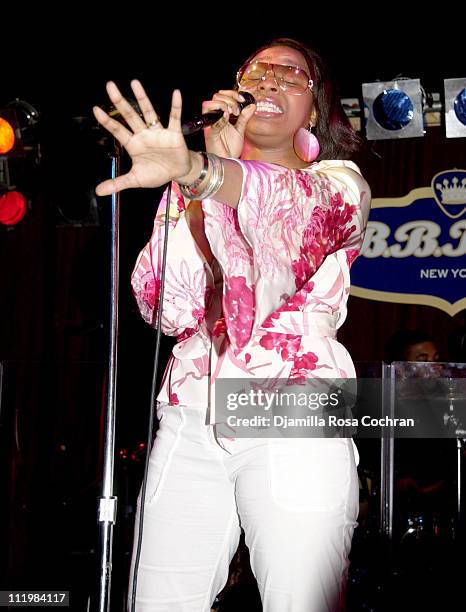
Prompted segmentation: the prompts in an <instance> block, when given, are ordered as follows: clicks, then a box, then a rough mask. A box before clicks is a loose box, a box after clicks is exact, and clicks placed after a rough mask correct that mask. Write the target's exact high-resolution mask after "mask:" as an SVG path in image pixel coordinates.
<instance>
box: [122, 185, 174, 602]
mask: <svg viewBox="0 0 466 612" xmlns="http://www.w3.org/2000/svg"><path fill="white" fill-rule="evenodd" d="M171 195H172V184H171V181H170V183H169V184H168V189H167V205H166V210H165V225H164V234H163V236H164V243H163V254H162V266H161V269H162V272H161V275H160V296H159V306H158V309H157V323H156V329H157V335H156V338H155V357H154V368H153V370H152V385H151V393H150V410H149V428H148V432H147V446H146V460H145V463H144V475H143V479H142V486H141V498H140V505H139V527H138V538H137V548H136V555H135V560H134V567H133V580H132V588H131V612H135V610H136V608H135V606H136V589H137V583H138V569H139V559H140V556H141V547H142V535H143V528H144V503H145V499H146V485H147V472H148V468H149V457H150V453H151V450H152V448H151V447H152V435H153V431H154V414H155V410H154V407H155V402H156V399H155V393H156V387H157V371H158V367H159V357H160V338H161V335H162V311H163V298H164V293H165V269H166V265H167V247H168V229H169V221H170V203H171ZM136 511H137V509H136Z"/></svg>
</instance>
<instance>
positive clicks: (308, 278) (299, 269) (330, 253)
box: [132, 160, 370, 405]
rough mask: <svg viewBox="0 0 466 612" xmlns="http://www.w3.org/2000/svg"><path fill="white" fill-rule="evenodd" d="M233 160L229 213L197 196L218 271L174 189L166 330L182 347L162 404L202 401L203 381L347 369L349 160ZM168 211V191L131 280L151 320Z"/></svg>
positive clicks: (265, 380) (357, 198) (353, 216)
mask: <svg viewBox="0 0 466 612" xmlns="http://www.w3.org/2000/svg"><path fill="white" fill-rule="evenodd" d="M236 161H237V162H238V163H239V164H240V165H241V166H242V171H243V189H242V193H243V196H242V198H241V200H240V202H239V204H238V208H237V210H236V209H234V208H232V207H230V206H227V205H225V204H221V203H219V202H216V201H215V200H204V202H203V203H202V207H203V211H204V221H205V231H206V235H207V238H208V240H209V243H210V247H211V249H212V252H213V254H214V256H215V262H216V263H215V264H214V266H217V265H218V267H219V272H220V274H219V275H218V276H216V274H215V271H214V269H213V268H211V267H210V266H208V265H207V264H206V262H205V260H204V258H203V256H202V255H201V254H200V252H199V249H198V248H197V246H196V244H195V242H194V239H193V238H192V236H191V233H190V231H189V228H188V226H187V223H186V219H185V217H184V214H185V201H184V199H183V197H182V195H181V193H180V192H179V189H178V188H177V187H176V186H174V189H173V192H172V201H171V204H170V208H169V210H170V230H169V235H168V240H169V243H168V266H167V280H166V286H165V299H164V304H163V316H162V329H163V331H164V333H166V334H169V335H174V336H177V340H178V341H179V344H178V345H177V346H179V347H180V350H179V351H176V350H175V349H174V355H173V357H172V359H171V361H170V363H169V364H168V367H167V372H166V375H165V377H164V383H163V386H162V390H161V392H160V394H159V399H160V400H163V401H168V402H169V403H176V402H178V403H181V404H186V403H189V404H197V405H205V404H206V402H207V401H208V398H209V396H212V394H210V393H209V385H211V384H213V383H214V382H215V380H217V379H219V378H222V377H232V378H235V377H238V378H241V377H244V376H246V377H248V378H253V379H254V380H255V379H256V378H257V384H259V385H262V386H264V387H267V386H270V385H273V382H274V381H275V380H277V379H279V378H288V379H289V380H290V381H298V382H299V381H305V380H306V379H309V378H312V377H319V376H322V375H324V376H326V377H331V376H335V377H341V376H342V374H343V375H344V376H354V367H353V365H352V361H351V358H350V356H349V355H348V353H347V351H346V349H345V348H344V347H343V346H342V345H341V344H339V343H338V342H337V341H336V338H335V336H336V328H337V327H339V326H340V325H341V324H342V323H343V321H344V319H345V317H346V301H347V298H348V293H349V269H350V266H351V264H352V262H353V261H354V259H355V258H356V257H357V255H358V253H359V250H360V248H361V244H362V240H363V237H364V231H365V227H366V223H367V217H368V213H369V206H370V190H369V188H368V185H367V183H366V182H365V181H364V179H363V178H362V176H361V174H360V172H359V170H358V168H357V167H356V166H355V165H354V164H352V163H351V162H345V161H333V160H332V161H322V162H318V163H313V164H311V165H310V166H309V167H308V168H305V169H302V170H293V169H287V168H284V167H281V166H278V165H275V164H266V163H263V162H253V161H239V160H236ZM166 208H167V203H166V195H164V198H163V199H162V202H161V205H160V207H159V212H157V215H156V219H155V223H154V232H153V235H152V238H151V240H150V242H149V243H148V244H147V246H146V247H145V249H144V250H143V251H142V252H141V254H140V256H139V259H138V262H137V264H136V267H135V270H134V272H133V277H132V283H133V289H134V293H135V296H136V299H137V301H138V305H139V308H140V310H141V313H142V315H143V317H144V318H145V319H146V320H147V321H148V322H149V323H152V322H153V314H154V309H156V308H157V305H158V300H159V293H160V261H161V254H162V249H163V221H164V217H165V213H166ZM222 281H223V282H222ZM211 346H212V350H210V347H211ZM209 355H210V357H209ZM255 384H256V383H255Z"/></svg>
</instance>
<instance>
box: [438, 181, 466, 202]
mask: <svg viewBox="0 0 466 612" xmlns="http://www.w3.org/2000/svg"><path fill="white" fill-rule="evenodd" d="M435 188H436V189H438V191H439V193H440V199H441V200H442V204H445V205H453V204H466V178H464V179H463V180H462V181H461V183H460V180H459V178H458V177H457V176H455V177H453V178H452V180H451V182H450V181H449V180H448V179H446V178H445V179H443V181H442V182H441V183H436V184H435Z"/></svg>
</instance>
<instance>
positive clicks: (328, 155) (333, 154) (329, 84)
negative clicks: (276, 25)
mask: <svg viewBox="0 0 466 612" xmlns="http://www.w3.org/2000/svg"><path fill="white" fill-rule="evenodd" d="M270 47H291V49H296V51H299V52H300V53H301V55H303V56H304V58H305V60H306V63H307V65H308V67H309V71H310V73H311V78H312V80H313V81H314V85H313V88H312V93H313V95H314V104H315V107H316V110H317V124H316V127H315V135H316V137H317V138H318V140H319V143H320V154H319V157H318V160H322V159H349V158H350V157H352V155H353V154H354V153H356V152H357V151H358V150H359V148H360V147H361V145H362V143H363V140H362V138H361V137H360V136H359V135H358V134H357V133H356V132H355V131H354V129H353V128H352V126H351V124H350V122H349V119H348V117H347V116H346V114H345V111H344V110H343V107H342V105H341V101H340V95H339V92H338V87H337V85H336V83H335V81H334V79H333V77H332V75H331V74H330V70H329V68H328V67H327V65H326V64H325V62H324V61H323V59H322V58H321V57H320V55H318V54H317V53H316V52H315V51H313V50H312V49H309V48H308V47H306V46H305V45H303V44H302V43H300V42H299V41H297V40H294V39H293V38H275V39H274V40H272V41H271V42H270V43H269V44H267V45H264V46H262V47H260V49H256V51H254V53H252V54H251V55H250V56H249V57H248V59H247V60H246V63H247V62H249V61H251V60H252V59H254V57H256V55H257V54H258V53H260V52H261V51H264V50H265V49H268V48H270Z"/></svg>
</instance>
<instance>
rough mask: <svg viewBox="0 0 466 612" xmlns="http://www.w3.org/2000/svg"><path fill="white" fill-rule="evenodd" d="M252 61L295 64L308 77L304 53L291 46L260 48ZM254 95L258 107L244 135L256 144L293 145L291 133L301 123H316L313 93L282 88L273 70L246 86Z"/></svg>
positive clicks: (293, 133)
mask: <svg viewBox="0 0 466 612" xmlns="http://www.w3.org/2000/svg"><path fill="white" fill-rule="evenodd" d="M254 60H255V61H263V62H268V63H270V64H280V65H284V66H297V67H299V68H300V69H301V70H303V71H304V72H305V73H306V74H307V76H308V77H309V78H311V75H310V74H309V68H308V65H307V62H306V60H305V58H304V56H303V55H302V54H301V53H300V52H299V51H297V50H296V49H292V48H291V47H269V48H268V49H264V50H263V51H260V52H259V53H258V54H257V55H256V56H255V57H254ZM248 91H250V92H251V93H252V95H253V96H254V97H255V99H256V103H257V109H256V112H255V113H254V116H253V117H252V119H251V120H250V121H249V123H248V126H247V129H246V137H247V138H248V140H250V141H252V142H254V143H255V144H258V145H260V144H265V145H269V146H273V145H274V144H276V145H277V146H283V145H284V144H286V146H290V147H292V146H293V137H294V135H295V133H296V132H297V131H298V129H299V128H301V127H308V126H309V124H310V123H311V124H312V125H314V124H315V121H316V111H315V108H314V103H313V100H314V98H313V94H312V92H311V90H310V89H309V88H307V89H306V91H305V92H304V93H302V94H300V95H295V94H291V93H289V92H288V91H284V90H283V89H282V88H281V87H280V86H279V85H278V83H277V81H276V79H275V76H274V73H273V71H272V70H268V72H266V74H265V78H264V79H263V80H262V79H261V80H259V81H258V83H257V85H255V86H254V88H253V89H248Z"/></svg>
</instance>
